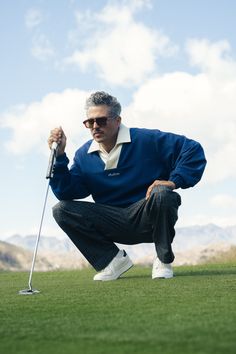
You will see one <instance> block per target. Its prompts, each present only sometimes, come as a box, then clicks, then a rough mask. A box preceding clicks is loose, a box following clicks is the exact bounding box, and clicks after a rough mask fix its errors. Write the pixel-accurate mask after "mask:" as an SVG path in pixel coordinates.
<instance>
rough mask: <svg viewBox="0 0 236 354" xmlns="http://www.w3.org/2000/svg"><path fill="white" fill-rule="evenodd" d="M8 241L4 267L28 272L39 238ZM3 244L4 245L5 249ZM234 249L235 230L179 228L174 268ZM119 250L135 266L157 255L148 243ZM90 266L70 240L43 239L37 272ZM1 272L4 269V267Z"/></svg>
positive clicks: (1, 252) (15, 237)
mask: <svg viewBox="0 0 236 354" xmlns="http://www.w3.org/2000/svg"><path fill="white" fill-rule="evenodd" d="M6 241H7V243H8V245H7V243H6V242H1V245H2V246H1V247H2V248H1V247H0V255H1V256H0V262H2V264H5V267H7V268H5V269H18V270H23V269H29V268H30V264H31V259H32V253H31V252H32V251H33V250H34V246H35V242H36V235H28V236H21V235H13V236H11V237H9V238H8V239H7V240H6ZM3 244H5V246H4V247H5V249H4V247H3ZM16 246H18V247H16ZM234 246H236V226H231V227H225V228H222V227H219V226H217V225H214V224H208V225H203V226H199V225H196V226H191V227H183V228H177V229H176V236H175V239H174V242H173V249H174V253H175V256H176V258H175V262H174V264H175V265H183V264H186V265H191V264H192V265H194V264H199V263H204V262H208V261H210V260H211V259H213V258H214V257H216V256H217V257H220V255H222V257H223V258H224V256H226V254H227V252H229V250H230V249H231V247H234ZM14 247H15V248H14ZM19 247H20V248H19ZM119 247H120V248H124V249H125V250H126V251H127V253H128V254H129V256H130V257H131V258H132V260H133V262H134V263H136V264H145V265H150V264H152V262H153V259H154V257H155V254H156V253H155V248H154V245H153V244H148V243H144V244H139V245H132V246H130V245H119ZM30 251H31V252H30ZM24 257H25V260H24ZM1 259H2V261H1ZM43 265H44V267H43ZM87 265H88V263H87V261H86V260H85V259H84V257H83V256H82V254H81V253H80V252H79V251H78V250H77V248H76V247H75V246H74V245H73V243H72V242H71V241H70V239H69V238H68V237H66V236H65V237H60V238H59V237H45V236H41V238H40V242H39V249H38V256H37V260H36V267H35V269H36V270H42V269H45V270H46V269H77V268H83V267H86V266H87ZM0 269H4V268H3V265H2V266H1V263H0Z"/></svg>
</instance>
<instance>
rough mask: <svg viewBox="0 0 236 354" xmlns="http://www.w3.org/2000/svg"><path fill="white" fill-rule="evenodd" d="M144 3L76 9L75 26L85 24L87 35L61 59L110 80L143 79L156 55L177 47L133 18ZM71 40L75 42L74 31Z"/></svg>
mask: <svg viewBox="0 0 236 354" xmlns="http://www.w3.org/2000/svg"><path fill="white" fill-rule="evenodd" d="M144 6H150V1H142V0H141V1H138V0H136V1H123V2H121V3H119V4H118V2H115V3H112V4H110V3H108V5H106V6H105V7H104V8H103V9H102V10H101V12H99V13H95V14H93V13H91V12H86V13H84V14H82V13H79V12H77V13H76V18H77V22H78V26H79V28H82V29H83V28H86V31H87V32H88V33H87V37H86V39H84V40H83V41H82V44H81V47H82V48H80V49H77V50H75V52H74V53H73V54H72V55H70V56H69V57H67V58H66V59H65V61H64V62H65V63H66V64H67V65H71V64H74V65H78V66H79V67H80V68H81V69H82V70H84V71H89V70H91V69H95V70H96V72H97V74H98V76H99V77H100V78H101V79H102V80H105V81H106V82H108V83H109V84H114V85H133V84H138V83H140V82H142V81H143V80H144V79H145V78H146V77H147V76H148V75H150V74H151V73H152V72H153V71H154V69H155V66H156V59H157V58H158V56H170V55H173V54H174V53H175V52H176V50H177V47H176V46H174V45H172V44H171V43H170V40H169V38H168V37H167V36H165V35H164V34H162V33H161V32H158V31H156V30H153V29H151V28H149V27H147V26H145V25H144V24H142V23H140V22H137V21H135V19H134V14H135V12H136V11H139V10H141V9H143V7H144ZM70 40H71V41H72V42H73V43H76V35H75V32H73V31H72V32H70Z"/></svg>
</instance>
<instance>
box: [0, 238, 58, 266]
mask: <svg viewBox="0 0 236 354" xmlns="http://www.w3.org/2000/svg"><path fill="white" fill-rule="evenodd" d="M32 257H33V254H32V252H30V251H28V250H25V249H24V248H22V247H18V246H15V245H11V244H9V243H7V242H3V241H0V271H1V270H21V271H23V270H25V271H28V270H29V269H30V267H31V263H32ZM52 268H53V266H52V265H51V264H50V262H48V260H47V259H45V258H42V257H38V259H37V265H36V267H35V269H36V270H42V271H43V270H48V269H52Z"/></svg>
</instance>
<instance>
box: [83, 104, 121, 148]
mask: <svg viewBox="0 0 236 354" xmlns="http://www.w3.org/2000/svg"><path fill="white" fill-rule="evenodd" d="M91 118H108V119H107V122H106V125H105V126H99V123H97V122H94V124H93V127H92V128H90V131H91V134H92V136H93V139H94V140H96V141H97V142H98V143H101V144H104V145H110V144H115V142H116V138H117V134H118V130H119V126H120V121H121V119H120V117H116V118H112V116H111V113H110V110H109V107H108V106H106V105H100V106H93V107H90V108H89V109H88V111H87V119H91ZM111 118H112V119H111Z"/></svg>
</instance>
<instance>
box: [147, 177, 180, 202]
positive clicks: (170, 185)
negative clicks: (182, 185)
mask: <svg viewBox="0 0 236 354" xmlns="http://www.w3.org/2000/svg"><path fill="white" fill-rule="evenodd" d="M157 186H166V187H168V188H171V189H175V187H176V186H175V184H174V182H171V181H160V180H158V179H157V180H156V181H154V182H153V184H151V185H150V187H148V190H147V193H146V200H147V199H148V198H149V197H150V195H151V193H152V190H153V188H154V187H157Z"/></svg>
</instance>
